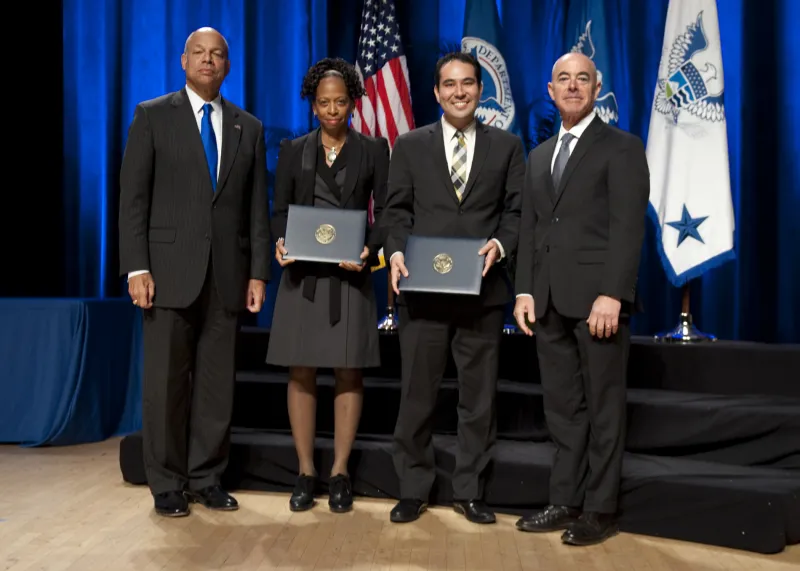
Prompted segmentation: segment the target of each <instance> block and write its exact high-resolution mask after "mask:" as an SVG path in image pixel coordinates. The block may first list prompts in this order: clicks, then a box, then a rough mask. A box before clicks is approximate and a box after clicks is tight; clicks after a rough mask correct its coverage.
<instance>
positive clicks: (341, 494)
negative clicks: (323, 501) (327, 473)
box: [328, 474, 353, 514]
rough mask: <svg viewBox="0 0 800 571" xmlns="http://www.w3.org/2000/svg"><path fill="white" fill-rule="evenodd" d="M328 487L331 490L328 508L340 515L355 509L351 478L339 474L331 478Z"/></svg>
mask: <svg viewBox="0 0 800 571" xmlns="http://www.w3.org/2000/svg"><path fill="white" fill-rule="evenodd" d="M328 487H329V489H330V497H329V498H328V507H329V508H330V509H331V511H332V512H334V513H339V514H340V513H345V512H349V511H350V510H351V509H353V488H352V486H351V485H350V477H349V476H346V475H344V474H337V475H335V476H333V477H331V480H330V482H329V483H328Z"/></svg>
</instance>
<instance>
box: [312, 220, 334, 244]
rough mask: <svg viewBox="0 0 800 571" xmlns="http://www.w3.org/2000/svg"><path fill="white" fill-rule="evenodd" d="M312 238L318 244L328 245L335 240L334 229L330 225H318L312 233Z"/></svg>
mask: <svg viewBox="0 0 800 571" xmlns="http://www.w3.org/2000/svg"><path fill="white" fill-rule="evenodd" d="M314 237H315V238H316V239H317V242H319V243H320V244H330V243H331V242H333V241H334V239H335V238H336V228H334V227H333V226H331V225H330V224H320V226H319V228H317V231H316V232H314Z"/></svg>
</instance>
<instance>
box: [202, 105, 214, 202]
mask: <svg viewBox="0 0 800 571" xmlns="http://www.w3.org/2000/svg"><path fill="white" fill-rule="evenodd" d="M213 109H214V108H213V107H211V103H206V104H205V105H203V112H204V113H203V121H202V123H201V124H200V137H201V138H202V139H203V148H204V149H205V151H206V161H207V162H208V172H209V173H210V174H211V188H213V189H214V192H216V190H217V136H216V135H215V134H214V127H212V126H211V111H212V110H213Z"/></svg>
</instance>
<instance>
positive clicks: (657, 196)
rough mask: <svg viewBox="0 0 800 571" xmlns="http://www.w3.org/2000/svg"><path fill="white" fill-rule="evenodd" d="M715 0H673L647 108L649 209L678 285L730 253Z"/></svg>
mask: <svg viewBox="0 0 800 571" xmlns="http://www.w3.org/2000/svg"><path fill="white" fill-rule="evenodd" d="M724 92H725V86H724V81H723V74H722V51H721V48H720V36H719V23H718V20H717V5H716V1H715V0H670V3H669V8H668V11H667V23H666V26H665V30H664V47H663V50H662V58H661V63H660V66H659V70H658V81H657V83H656V88H655V97H654V101H653V107H652V110H651V115H650V130H649V134H648V140H647V161H648V164H649V167H650V215H651V217H652V218H653V219H654V220H655V222H656V225H657V232H658V249H659V253H660V254H661V261H662V263H663V265H664V269H665V271H666V274H667V277H668V278H669V280H670V282H672V284H673V285H674V286H676V287H680V286H682V285H684V284H685V283H686V282H687V281H688V280H690V279H692V278H695V277H698V276H700V275H701V274H703V273H704V272H706V271H707V270H709V269H711V268H713V267H716V266H718V265H719V264H721V263H723V262H725V261H727V260H731V259H733V258H734V257H735V253H734V249H733V247H734V214H733V202H732V199H731V187H730V171H729V163H728V139H727V132H726V124H725V101H724Z"/></svg>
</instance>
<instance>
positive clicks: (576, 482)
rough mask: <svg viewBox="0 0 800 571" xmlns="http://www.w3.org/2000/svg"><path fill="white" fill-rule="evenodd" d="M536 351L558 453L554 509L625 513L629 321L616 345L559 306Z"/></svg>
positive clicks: (539, 329) (548, 317)
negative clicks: (620, 506)
mask: <svg viewBox="0 0 800 571" xmlns="http://www.w3.org/2000/svg"><path fill="white" fill-rule="evenodd" d="M535 330H536V350H537V353H538V357H539V368H540V371H541V378H542V389H543V393H544V412H545V418H546V420H547V427H548V429H549V431H550V435H551V437H552V439H553V441H554V442H555V445H556V455H555V458H554V460H553V467H552V470H551V474H550V503H552V504H554V505H564V506H571V507H575V508H582V509H583V510H584V511H593V512H600V513H614V512H616V511H617V497H618V493H619V480H620V472H621V469H622V453H623V451H624V448H625V402H626V396H625V382H626V378H627V377H626V373H627V365H628V352H629V347H630V328H629V320H628V319H627V318H623V317H621V318H620V325H619V330H618V331H617V333H616V334H615V335H612V336H611V337H609V338H603V339H598V338H596V337H592V336H591V334H590V333H589V325H588V324H587V323H586V320H585V319H571V318H566V317H563V316H562V315H560V314H559V313H558V312H557V311H556V310H555V309H554V308H553V306H552V305H551V306H550V307H549V308H548V310H547V312H546V313H545V315H544V317H543V318H542V319H540V320H538V321H537V322H536V326H535Z"/></svg>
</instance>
